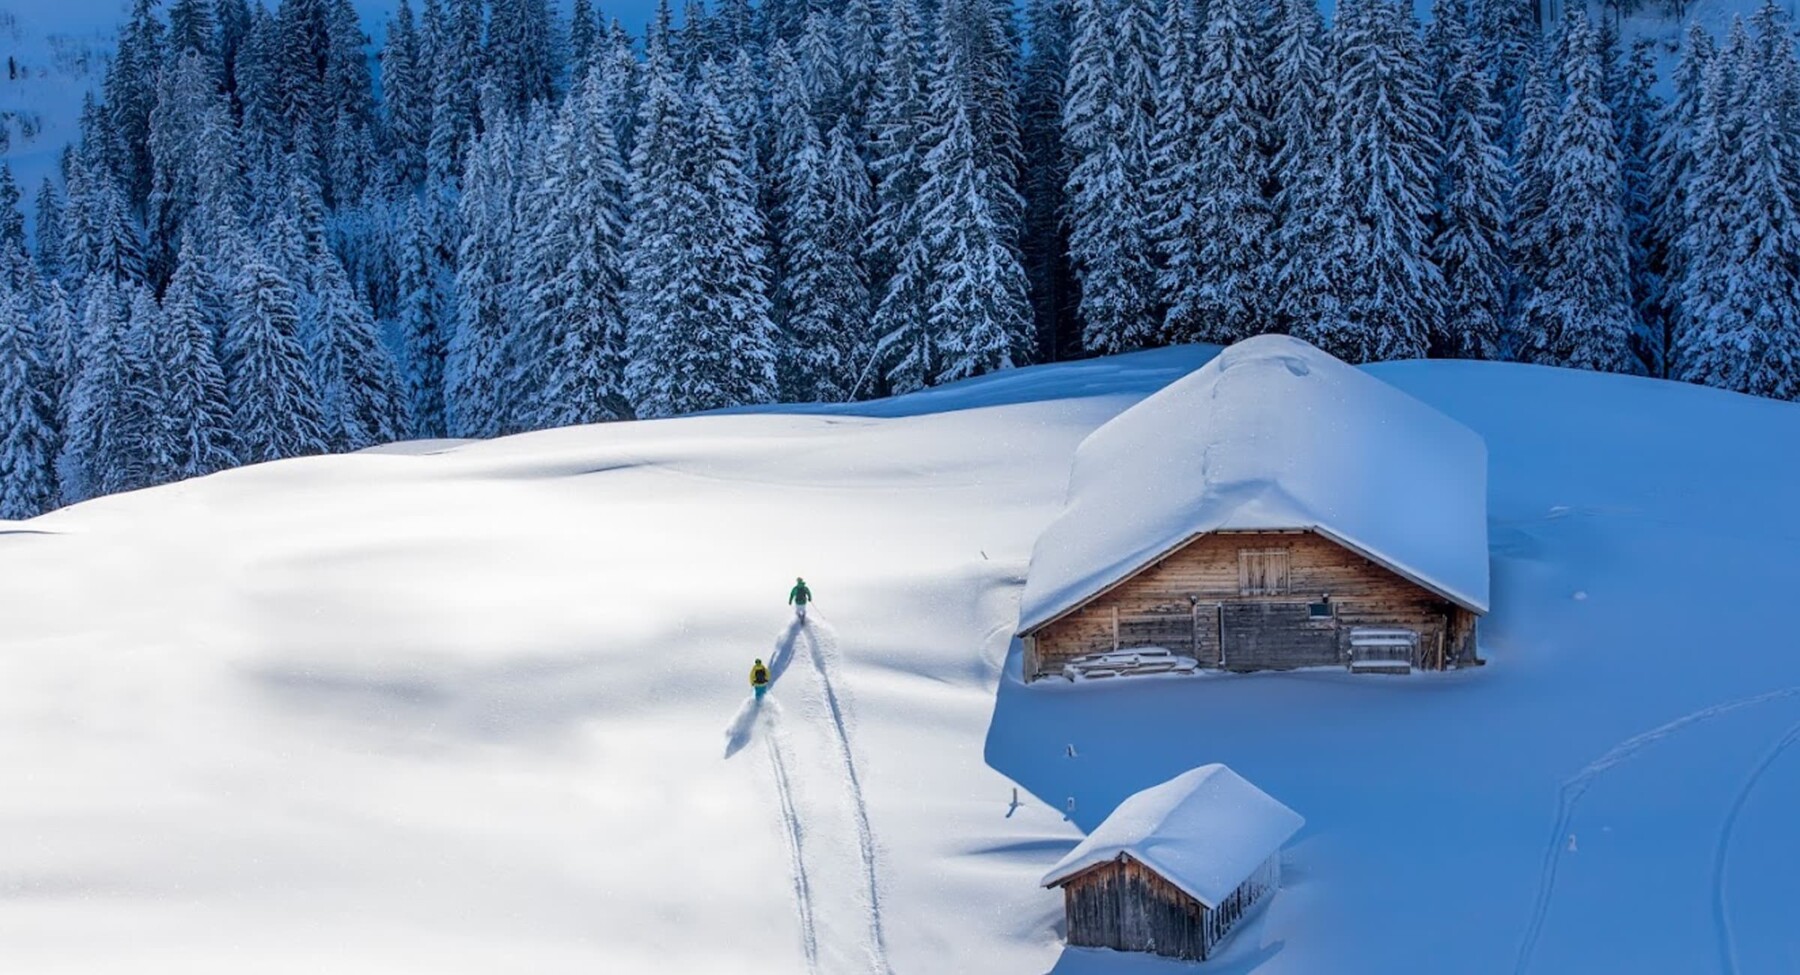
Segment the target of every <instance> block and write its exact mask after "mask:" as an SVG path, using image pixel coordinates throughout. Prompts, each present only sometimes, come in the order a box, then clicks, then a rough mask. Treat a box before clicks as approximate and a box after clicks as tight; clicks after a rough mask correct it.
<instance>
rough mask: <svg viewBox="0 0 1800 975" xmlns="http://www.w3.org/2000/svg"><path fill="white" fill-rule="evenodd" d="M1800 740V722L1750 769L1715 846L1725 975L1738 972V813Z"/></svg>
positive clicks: (1716, 922)
mask: <svg viewBox="0 0 1800 975" xmlns="http://www.w3.org/2000/svg"><path fill="white" fill-rule="evenodd" d="M1796 741H1800V723H1796V724H1795V725H1793V726H1792V727H1790V728H1788V730H1787V732H1786V733H1785V734H1783V735H1782V736H1781V738H1780V739H1778V740H1777V741H1776V742H1775V745H1774V747H1772V748H1770V749H1769V750H1768V752H1767V753H1765V754H1764V755H1763V757H1762V760H1761V761H1759V762H1757V763H1756V767H1755V768H1752V769H1751V770H1750V774H1749V776H1747V777H1746V778H1745V779H1744V784H1743V785H1742V786H1740V787H1739V788H1738V792H1737V795H1736V796H1735V797H1733V798H1732V800H1731V809H1730V810H1729V811H1728V812H1726V814H1725V822H1724V824H1723V825H1722V826H1720V827H1719V842H1718V845H1717V846H1715V847H1714V848H1713V877H1712V888H1713V927H1714V929H1715V930H1716V931H1717V932H1718V937H1719V971H1721V972H1724V973H1725V975H1738V958H1737V939H1736V937H1735V936H1734V935H1733V932H1732V929H1731V912H1730V906H1729V904H1727V902H1726V897H1725V865H1726V859H1727V857H1729V856H1730V852H1731V834H1732V831H1733V830H1735V829H1736V828H1737V820H1738V814H1739V813H1741V812H1743V811H1744V807H1745V806H1746V805H1748V804H1749V802H1750V794H1751V793H1752V792H1755V791H1756V786H1757V784H1758V783H1760V782H1762V779H1763V776H1764V775H1766V774H1767V773H1768V771H1769V767H1770V766H1772V765H1774V764H1775V760H1776V759H1778V758H1780V757H1781V755H1782V753H1783V752H1786V751H1787V750H1788V748H1789V747H1791V746H1792V745H1793V744H1794V743H1795V742H1796Z"/></svg>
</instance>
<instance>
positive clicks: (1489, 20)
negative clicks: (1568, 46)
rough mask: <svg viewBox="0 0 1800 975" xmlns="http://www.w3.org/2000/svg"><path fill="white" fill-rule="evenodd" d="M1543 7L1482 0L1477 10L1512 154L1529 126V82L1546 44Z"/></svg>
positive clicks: (1503, 134)
mask: <svg viewBox="0 0 1800 975" xmlns="http://www.w3.org/2000/svg"><path fill="white" fill-rule="evenodd" d="M1539 9H1540V7H1539V6H1538V5H1536V4H1530V3H1521V2H1519V0H1479V6H1478V7H1477V9H1476V11H1475V23H1476V32H1475V40H1476V42H1477V44H1478V46H1479V47H1480V49H1481V52H1480V53H1481V63H1483V64H1485V65H1487V66H1488V70H1489V71H1490V72H1491V73H1492V76H1493V78H1492V84H1493V88H1492V95H1493V99H1494V104H1495V105H1496V106H1498V108H1499V111H1500V132H1499V136H1498V138H1499V142H1500V147H1501V149H1502V151H1504V152H1507V153H1509V154H1510V153H1512V152H1513V149H1514V146H1516V145H1517V143H1518V138H1519V133H1520V132H1521V131H1523V129H1524V126H1525V117H1524V109H1523V103H1524V100H1525V86H1526V82H1527V80H1528V79H1529V77H1530V75H1531V72H1532V71H1533V70H1535V68H1534V66H1535V65H1536V64H1537V62H1538V61H1539V57H1540V55H1539V49H1540V48H1541V46H1542V44H1543V29H1542V27H1541V26H1540V25H1539V23H1538V11H1539Z"/></svg>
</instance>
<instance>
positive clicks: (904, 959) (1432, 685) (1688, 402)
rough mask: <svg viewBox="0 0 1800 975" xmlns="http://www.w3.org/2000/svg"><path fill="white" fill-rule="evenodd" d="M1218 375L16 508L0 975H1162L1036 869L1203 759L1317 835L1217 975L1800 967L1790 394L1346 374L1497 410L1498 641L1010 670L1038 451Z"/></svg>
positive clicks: (5, 696) (1113, 365)
mask: <svg viewBox="0 0 1800 975" xmlns="http://www.w3.org/2000/svg"><path fill="white" fill-rule="evenodd" d="M1204 358H1205V353H1204V352H1203V351H1202V350H1199V349H1194V348H1180V349H1171V350H1164V351H1159V352H1153V353H1144V354H1139V355H1136V356H1129V357H1120V358H1115V359H1104V360H1096V361H1091V362H1084V363H1075V364H1067V365H1059V366H1049V367H1042V368H1037V369H1029V370H1020V371H1015V372H1011V373H1007V374H1004V375H1001V376H997V377H993V378H989V379H985V380H980V381H976V382H973V383H968V384H963V385H960V386H955V387H950V388H946V389H942V390H938V391H934V392H932V393H928V394H924V395H920V396H917V397H913V398H908V399H900V400H890V401H883V402H877V403H873V404H867V405H858V406H852V407H846V408H842V409H837V410H819V411H816V412H813V413H809V414H803V413H800V412H769V413H765V414H760V415H758V414H747V415H714V416H704V417H696V418H688V419H679V420H668V421H658V422H645V423H631V424H616V425H610V426H600V427H586V428H573V429H564V430H557V431H551V432H544V433H538V434H532V435H527V436H521V437H514V438H509V439H504V440H498V441H492V442H477V443H467V444H463V445H456V444H450V443H443V442H440V443H435V444H429V445H424V446H422V447H420V448H418V449H416V450H410V451H409V450H406V449H396V450H386V451H382V452H379V453H367V454H361V455H353V456H345V457H332V458H313V459H304V460H296V461H287V462H281V463H276V464H269V465H263V466H257V467H250V468H243V469H239V470H235V471H231V472H227V473H224V474H220V475H216V476H213V477H209V478H206V479H203V480H199V481H190V482H186V483H182V484H177V485H171V486H168V487H163V488H157V489H152V490H149V491H144V492H139V493H135V494H128V495H123V496H117V497H112V498H107V499H103V500H99V501H94V502H91V503H88V504H84V505H80V506H77V507H74V508H71V509H67V510H64V511H62V512H59V513H56V514H53V515H50V516H47V517H44V518H40V519H37V520H34V521H31V522H25V523H15V524H11V525H7V526H0V567H3V570H4V573H5V579H6V583H7V584H6V585H5V586H4V587H0V619H4V620H5V621H6V622H5V624H4V626H5V630H4V632H5V635H6V640H5V643H4V647H5V653H4V655H3V656H0V750H3V757H0V766H3V767H4V768H6V769H7V770H8V773H9V774H8V788H7V789H6V790H4V792H3V793H0V834H3V835H5V836H7V837H8V838H9V842H8V843H6V844H4V845H3V846H0V892H4V895H5V896H4V897H0V969H3V970H6V971H19V972H34V973H53V972H86V973H92V972H107V971H116V972H133V973H137V972H144V971H172V972H176V971H178V972H182V973H207V972H234V973H235V972H242V971H246V970H254V971H257V972H317V971H332V972H354V971H366V972H383V973H392V972H432V973H442V972H455V971H464V972H493V971H532V972H582V973H591V972H594V971H618V972H641V971H651V970H661V971H670V972H749V971H754V972H770V973H793V972H802V971H812V972H821V973H840V972H855V971H879V972H885V971H893V972H900V973H913V972H961V971H986V972H1034V973H1035V972H1045V971H1054V972H1058V973H1078V972H1121V971H1129V972H1137V971H1145V972H1148V971H1171V972H1172V971H1178V970H1182V969H1179V968H1177V967H1174V966H1172V965H1165V964H1163V963H1159V962H1153V961H1147V960H1143V959H1137V958H1123V957H1121V956H1116V955H1111V954H1107V953H1089V952H1084V951H1065V950H1064V949H1063V948H1062V946H1061V944H1060V941H1059V934H1058V930H1059V926H1060V924H1061V917H1062V914H1061V902H1060V899H1059V895H1058V894H1056V893H1054V892H1050V891H1045V890H1042V889H1040V888H1039V887H1038V886H1037V884H1038V880H1039V878H1041V877H1042V876H1043V874H1044V872H1045V870H1046V869H1048V868H1049V867H1050V866H1051V865H1052V864H1054V863H1055V862H1056V861H1057V860H1058V859H1060V858H1061V857H1062V856H1063V855H1064V854H1066V853H1067V852H1068V851H1069V850H1071V849H1072V848H1073V847H1074V845H1075V844H1076V842H1077V841H1078V840H1079V839H1080V838H1081V836H1082V835H1083V833H1084V831H1085V830H1088V829H1091V828H1092V827H1093V826H1095V825H1096V824H1097V823H1098V822H1099V821H1100V820H1101V819H1102V818H1103V817H1104V816H1105V815H1106V813H1107V812H1108V811H1110V810H1111V809H1112V808H1113V807H1114V806H1115V805H1116V804H1118V803H1119V802H1120V801H1121V800H1122V799H1124V798H1125V797H1126V796H1127V795H1129V794H1131V793H1132V792H1133V791H1135V790H1137V789H1140V788H1142V787H1145V786H1147V785H1150V784H1153V783H1156V782H1159V781H1162V780H1164V779H1166V778H1168V777H1170V776H1172V775H1174V774H1176V773H1178V772H1180V771H1183V770H1185V769H1187V768H1190V767H1193V766H1197V765H1201V764H1204V763H1207V762H1215V761H1219V762H1225V763H1227V764H1229V765H1230V766H1231V767H1232V768H1233V769H1235V770H1237V771H1239V772H1241V773H1242V774H1243V775H1244V776H1246V777H1247V778H1249V779H1250V780H1251V781H1253V782H1255V783H1256V784H1257V785H1259V786H1260V787H1262V788H1264V789H1266V790H1267V791H1268V792H1269V793H1270V794H1271V795H1273V796H1275V797H1276V798H1278V799H1280V800H1281V801H1282V802H1284V803H1286V804H1288V805H1290V806H1292V807H1293V808H1294V809H1295V810H1296V811H1297V812H1299V813H1300V814H1301V815H1302V816H1304V817H1305V819H1306V826H1305V828H1304V830H1303V831H1302V832H1301V833H1300V834H1299V835H1298V836H1297V837H1296V839H1295V840H1294V842H1293V843H1292V844H1291V845H1290V847H1289V849H1288V853H1287V862H1286V867H1285V874H1286V888H1285V889H1284V890H1283V891H1282V892H1281V893H1280V894H1278V895H1277V896H1276V898H1275V899H1274V901H1273V902H1272V904H1271V906H1270V908H1269V910H1268V911H1267V912H1266V913H1264V914H1262V915H1260V916H1259V918H1258V919H1257V920H1255V921H1254V922H1253V923H1251V924H1250V925H1249V926H1248V927H1247V928H1246V929H1245V930H1244V931H1242V932H1241V933H1240V934H1239V935H1238V936H1237V937H1236V939H1235V940H1234V941H1233V942H1232V943H1231V945H1230V947H1229V949H1228V951H1227V953H1226V955H1225V956H1224V957H1223V958H1221V959H1220V960H1218V961H1216V962H1213V963H1209V964H1208V965H1207V966H1206V970H1208V971H1215V972H1251V971H1254V972H1257V973H1259V975H1277V973H1296V975H1299V973H1310V975H1322V973H1333V975H1341V973H1360V972H1367V973H1382V975H1395V973H1403V972H1421V973H1426V972H1429V973H1441V972H1447V971H1454V972H1459V973H1518V972H1534V973H1552V972H1602V971H1633V972H1646V973H1650V972H1670V973H1675V972H1681V973H1691V972H1710V971H1726V972H1772V971H1786V970H1791V969H1792V968H1793V967H1794V966H1795V964H1796V963H1797V962H1800V934H1796V932H1795V929H1794V927H1793V925H1792V923H1791V917H1792V905H1793V904H1794V903H1796V899H1797V898H1800V872H1797V871H1795V870H1794V865H1795V864H1796V863H1800V836H1797V835H1796V833H1795V832H1794V831H1793V829H1792V828H1791V819H1792V816H1791V810H1792V809H1793V808H1795V804H1796V803H1797V802H1800V752H1795V751H1790V750H1788V746H1789V745H1790V744H1791V743H1792V742H1793V741H1795V740H1796V739H1797V738H1800V723H1797V722H1800V654H1796V653H1795V648H1794V647H1793V646H1792V643H1793V641H1792V640H1791V639H1789V638H1788V637H1787V636H1786V635H1785V634H1786V632H1787V625H1786V624H1787V622H1788V618H1789V617H1790V616H1791V613H1790V612H1789V604H1790V602H1791V598H1792V597H1791V593H1792V591H1793V590H1794V589H1795V587H1796V585H1797V584H1800V571H1797V570H1796V569H1795V568H1794V565H1795V563H1794V560H1793V559H1792V558H1791V557H1790V555H1789V549H1791V548H1792V546H1793V544H1794V542H1795V541H1796V540H1800V513H1797V512H1796V510H1795V507H1794V505H1793V504H1792V492H1793V485H1794V483H1795V482H1796V477H1797V475H1800V460H1796V459H1795V457H1794V454H1793V452H1792V451H1791V450H1787V449H1783V447H1782V445H1786V444H1792V443H1794V442H1796V440H1797V439H1800V408H1797V407H1795V406H1792V405H1786V404H1777V403H1772V402H1767V401H1761V400H1753V399H1748V398H1744V397H1740V396H1735V395H1730V394H1725V393H1720V392H1716V391H1710V390H1705V389H1700V388H1695V387H1689V386H1681V385H1675V384H1668V383H1660V382H1654V381H1648V380H1637V379H1629V378H1621V377H1616V376H1603V375H1595V374H1588V373H1576V372H1570V371H1561V370H1550V369H1543V368H1537V367H1527V366H1517V365H1499V364H1479V363H1461V362H1429V363H1422V362H1411V363H1400V364H1393V365H1385V366H1379V367H1374V368H1372V369H1371V370H1370V371H1371V372H1372V373H1373V374H1374V375H1376V376H1378V377H1380V378H1382V379H1384V380H1386V381H1388V382H1391V383H1394V384H1395V385H1397V386H1399V387H1400V388H1402V389H1403V390H1405V391H1407V392H1409V393H1411V394H1413V395H1415V396H1418V397H1420V398H1421V399H1423V400H1425V401H1427V402H1428V403H1431V404H1433V405H1435V406H1437V407H1438V408H1440V409H1443V410H1444V411H1446V412H1448V413H1449V414H1450V415H1451V416H1453V417H1454V418H1456V419H1457V420H1459V421H1461V422H1462V423H1465V424H1467V425H1468V426H1470V427H1471V428H1473V429H1474V430H1476V431H1477V432H1479V433H1480V434H1482V435H1483V436H1484V437H1485V438H1486V441H1487V445H1488V449H1489V452H1490V463H1491V470H1490V484H1491V497H1490V512H1491V536H1492V538H1493V539H1494V553H1493V555H1494V563H1493V570H1494V571H1493V578H1494V584H1493V605H1494V612H1493V615H1492V616H1490V617H1489V618H1488V619H1487V620H1486V621H1485V623H1484V625H1483V631H1482V642H1483V648H1484V655H1485V656H1486V657H1488V658H1489V660H1490V661H1491V664H1490V666H1488V667H1486V668H1483V669H1481V670H1478V671H1469V672H1459V673H1452V674H1447V675H1430V676H1418V677H1411V678H1350V677H1347V676H1344V675H1339V674H1335V673H1317V672H1313V673H1298V674H1286V675H1282V674H1258V675H1249V676H1240V677H1227V678H1193V679H1166V680H1149V681H1142V682H1137V683H1131V682H1126V683H1123V684H1114V685H1110V686H1108V685H1099V686H1094V685H1086V686H1080V687H1075V686H1065V685H1059V684H1056V683H1054V682H1052V683H1048V684H1042V683H1040V684H1035V685H1032V686H1031V687H1026V686H1024V685H1021V684H1019V683H1018V682H1017V679H1016V674H1017V651H1016V649H1015V648H1013V647H1011V646H1010V634H1011V633H1012V632H1013V628H1014V625H1015V623H1016V622H1017V609H1018V598H1019V594H1020V588H1021V583H1022V573H1023V571H1024V567H1025V564H1026V559H1027V557H1028V555H1029V553H1030V551H1031V546H1032V543H1033V541H1034V540H1035V538H1036V536H1037V533H1038V532H1039V531H1040V530H1041V529H1042V528H1043V527H1044V526H1045V525H1046V524H1047V523H1048V522H1049V521H1050V519H1051V518H1052V517H1053V516H1054V515H1055V514H1056V512H1057V510H1058V508H1059V506H1060V503H1061V500H1062V497H1063V493H1064V489H1065V481H1066V478H1067V475H1068V463H1069V460H1070V458H1071V456H1072V453H1073V451H1074V448H1075V445H1076V444H1077V443H1078V442H1079V441H1080V440H1081V438H1082V437H1084V436H1085V435H1086V434H1087V433H1089V432H1091V431H1092V430H1093V429H1094V428H1095V427H1096V426H1097V425H1098V424H1100V423H1101V422H1103V421H1104V420H1106V419H1107V418H1109V417H1111V416H1113V415H1115V414H1117V413H1118V412H1119V411H1120V410H1122V409H1124V408H1125V407H1127V406H1129V405H1130V404H1131V403H1133V402H1135V401H1136V400H1138V399H1139V398H1141V397H1143V396H1144V395H1146V394H1147V393H1149V392H1151V391H1153V390H1155V389H1156V388H1158V387H1160V386H1161V385H1163V384H1165V383H1167V382H1168V381H1170V380H1171V379H1173V378H1174V377H1176V376H1178V375H1180V374H1182V373H1184V372H1186V371H1188V370H1191V369H1192V368H1195V367H1197V366H1198V365H1199V364H1200V363H1201V362H1202V361H1203V359H1204ZM799 574H803V575H805V576H806V578H807V580H808V582H809V583H811V585H812V587H813V589H814V591H815V593H816V594H817V598H818V602H817V604H816V607H815V609H816V612H815V615H814V620H813V622H812V624H811V625H809V626H808V627H807V628H806V629H804V630H800V629H796V628H795V627H794V626H793V624H792V623H791V616H790V614H789V611H788V610H787V608H786V607H785V606H784V605H783V604H782V599H783V596H784V595H785V593H786V591H787V587H788V586H789V585H790V584H791V581H792V579H793V577H794V576H795V575H799ZM757 656H761V657H763V658H765V659H766V660H769V662H770V663H771V664H772V665H773V667H774V669H775V671H776V674H777V679H776V682H775V685H774V689H773V691H772V693H771V696H770V699H769V701H768V702H767V703H766V704H765V706H764V709H763V711H762V712H761V713H760V714H757V713H754V712H751V711H748V710H745V709H744V708H743V704H744V700H745V698H746V697H747V692H748V687H747V685H746V675H747V672H748V669H749V666H750V662H751V659H752V658H753V657H757ZM1015 783H1017V784H1018V785H1019V786H1020V789H1019V792H1018V799H1019V804H1018V805H1017V807H1016V808H1015V807H1013V806H1012V803H1011V800H1012V796H1013V791H1012V790H1013V786H1014V784H1015ZM1071 802H1072V803H1073V810H1074V811H1073V813H1072V815H1071V816H1070V818H1069V819H1067V820H1065V818H1064V810H1065V808H1067V807H1068V805H1069V804H1070V803H1071Z"/></svg>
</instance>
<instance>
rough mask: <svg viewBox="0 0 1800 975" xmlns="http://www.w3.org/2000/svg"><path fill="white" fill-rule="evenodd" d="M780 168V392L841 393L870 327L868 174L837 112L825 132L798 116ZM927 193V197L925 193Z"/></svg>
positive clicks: (788, 395) (807, 397)
mask: <svg viewBox="0 0 1800 975" xmlns="http://www.w3.org/2000/svg"><path fill="white" fill-rule="evenodd" d="M801 124H802V125H803V126H804V129H803V132H802V134H801V136H800V139H799V145H798V146H797V148H796V152H795V153H794V155H793V157H792V158H791V159H790V160H788V162H787V164H786V165H785V166H784V167H783V174H782V175H783V181H782V198H783V200H784V204H785V206H784V211H785V212H784V214H783V220H782V241H781V245H782V255H783V260H784V264H785V267H784V270H785V278H784V281H783V289H784V297H785V300H784V301H783V303H782V304H783V310H784V312H785V317H784V321H783V323H782V324H783V326H784V328H783V334H782V341H783V346H784V347H783V348H782V350H781V356H780V362H779V367H778V369H777V374H778V376H779V378H780V379H781V381H782V396H783V398H784V399H789V400H797V401H802V402H806V401H817V402H836V401H839V400H843V399H846V398H847V397H848V396H849V394H850V391H851V388H852V387H853V386H854V384H855V382H856V372H857V370H858V369H859V368H860V367H861V365H862V362H861V361H860V360H859V359H858V358H857V351H858V348H859V347H860V345H861V342H860V339H861V337H862V335H863V334H864V332H865V331H866V330H867V327H868V302H869V289H868V279H867V277H866V275H865V274H864V271H863V265H862V259H861V250H862V247H861V240H860V239H859V238H860V234H861V231H862V228H863V226H864V224H865V223H866V221H867V215H868V188H867V187H868V177H867V175H866V173H865V172H864V169H863V165H862V161H861V159H860V158H859V157H858V156H857V155H856V151H855V149H854V146H853V144H852V142H851V138H850V135H849V131H848V128H847V123H846V122H845V121H844V120H842V119H840V120H839V121H838V123H837V124H836V125H834V126H832V129H831V132H830V133H829V134H828V135H825V136H821V135H820V133H819V131H818V128H817V125H816V123H814V122H813V121H812V120H810V119H806V120H803V121H802V123H801ZM927 198H928V199H929V197H927Z"/></svg>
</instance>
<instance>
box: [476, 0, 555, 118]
mask: <svg viewBox="0 0 1800 975" xmlns="http://www.w3.org/2000/svg"><path fill="white" fill-rule="evenodd" d="M487 68H488V78H489V79H490V81H491V82H492V83H494V84H497V85H499V86H500V89H501V92H502V94H503V97H504V98H505V104H506V108H507V111H508V112H510V113H511V114H512V115H513V116H514V117H516V118H524V117H526V116H527V115H529V114H530V113H531V104H532V103H533V102H547V101H549V100H550V98H551V96H552V95H553V94H554V91H555V82H556V76H557V74H558V73H559V66H558V65H557V64H556V63H555V58H554V54H553V50H552V45H551V31H550V8H549V5H548V4H546V3H545V0H491V13H490V15H489V18H488V34H487Z"/></svg>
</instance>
